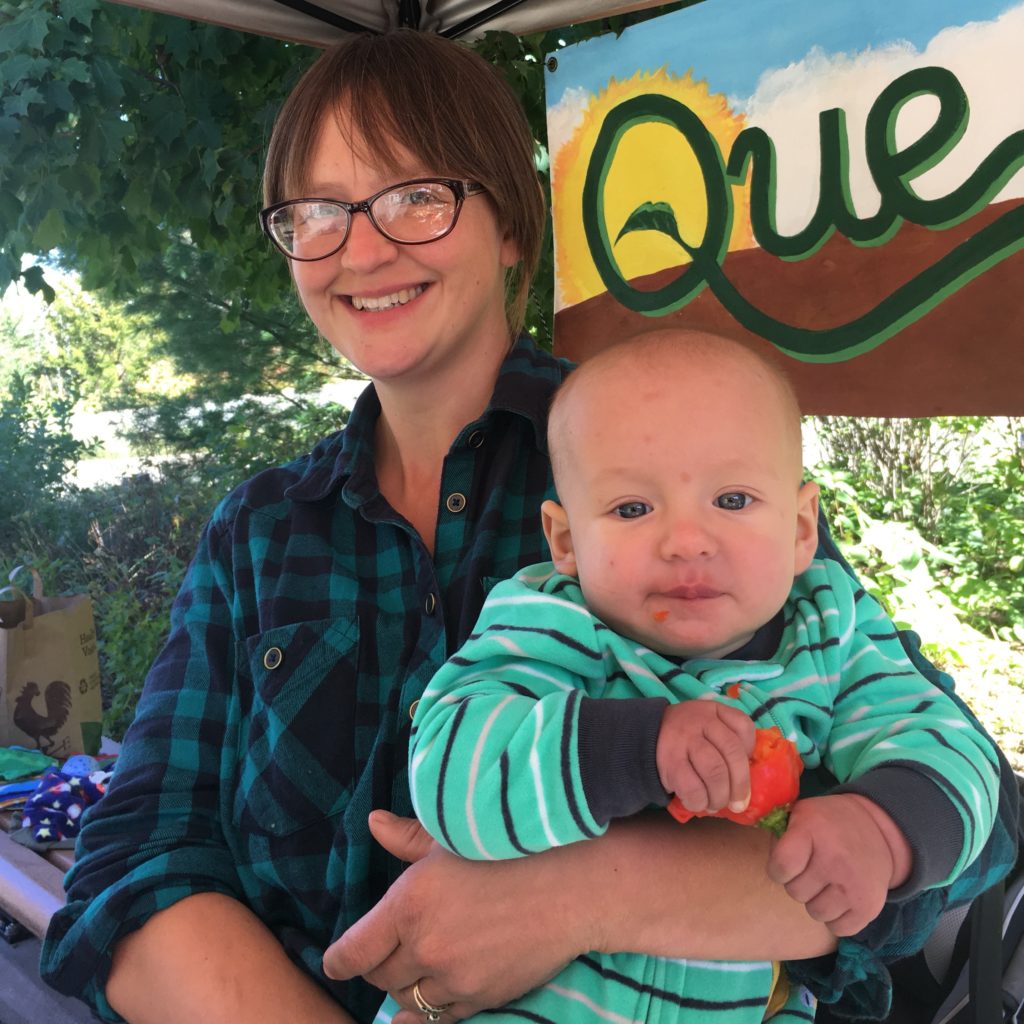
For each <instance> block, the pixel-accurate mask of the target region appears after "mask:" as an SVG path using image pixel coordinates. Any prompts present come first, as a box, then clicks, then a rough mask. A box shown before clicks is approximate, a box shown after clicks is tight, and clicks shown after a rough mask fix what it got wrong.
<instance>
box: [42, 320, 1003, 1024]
mask: <svg viewBox="0 0 1024 1024" xmlns="http://www.w3.org/2000/svg"><path fill="white" fill-rule="evenodd" d="M567 370H568V364H565V363H561V362H558V361H556V360H554V359H552V358H551V357H550V356H548V355H546V354H544V353H542V352H538V351H536V350H535V349H534V347H533V346H532V345H531V344H530V342H529V341H527V340H525V339H524V340H522V341H520V343H519V344H518V345H517V346H516V347H515V349H514V350H513V351H512V353H511V354H510V356H509V358H508V359H507V360H506V362H505V364H504V366H503V368H502V370H501V374H500V376H499V379H498V382H497V385H496V389H495V393H494V397H493V399H492V402H491V404H490V406H489V408H488V410H487V411H486V412H485V414H484V415H483V416H482V417H481V418H480V419H479V420H478V421H477V422H475V423H471V424H469V425H467V426H466V428H465V429H464V430H463V431H462V432H461V433H460V434H459V436H458V438H457V439H456V440H455V443H454V444H453V446H452V449H451V451H450V452H449V454H448V457H447V458H446V460H445V464H444V468H443V474H442V484H441V493H440V499H439V506H438V507H439V520H438V527H437V534H436V538H435V551H434V557H433V558H431V556H430V554H429V552H428V551H427V549H426V548H425V547H424V545H423V544H422V543H421V542H420V541H419V539H418V538H417V537H416V535H415V533H414V531H413V530H412V529H411V528H410V526H409V525H408V524H407V523H406V522H405V521H404V520H402V519H401V518H400V517H399V516H397V515H396V514H395V513H394V512H393V511H392V510H391V508H390V507H389V506H388V504H387V502H386V501H385V500H384V499H383V497H382V496H381V495H380V493H379V491H378V489H377V485H376V476H375V473H374V468H373V433H374V427H375V423H376V419H377V416H378V414H379V404H378V402H377V399H376V395H375V393H374V392H373V390H372V389H368V390H367V392H366V393H364V395H363V396H361V397H360V399H359V401H358V402H357V404H356V408H355V409H354V410H353V413H352V417H351V419H350V420H349V424H348V426H347V428H346V429H345V431H344V432H342V433H341V434H337V435H334V436H333V437H330V438H327V439H326V440H325V441H323V442H321V443H320V444H319V445H318V446H317V447H316V448H315V449H314V451H313V452H312V453H311V454H310V455H308V456H306V457H304V458H302V459H298V460H296V461H295V462H293V463H290V464H288V465H286V466H283V467H280V468H278V469H274V470H270V471H268V472H266V473H262V474H260V475H259V476H256V477H254V478H253V479H252V480H250V481H249V482H248V483H246V484H244V485H243V486H241V487H240V488H239V489H238V490H236V491H235V492H234V493H233V494H231V495H230V496H229V497H228V498H227V499H226V500H225V501H224V502H223V503H222V504H221V505H220V506H219V507H218V509H217V510H216V512H215V513H214V515H213V518H212V520H211V522H210V524H209V526H208V527H207V529H206V531H205V533H204V535H203V538H202V540H201V542H200V545H199V550H198V552H197V554H196V557H195V560H194V561H193V563H192V565H191V567H190V568H189V572H188V576H187V578H186V581H185V584H184V585H183V587H182V590H181V593H180V594H179V595H178V598H177V600H176V602H175V606H174V609H173V611H172V618H171V635H170V638H169V640H168V642H167V646H166V648H165V649H164V651H163V652H162V653H161V654H160V656H159V658H158V659H157V661H156V663H155V664H154V666H153V669H152V671H151V672H150V674H149V676H148V678H147V680H146V685H145V690H144V693H143V696H142V699H141V700H140V703H139V710H138V717H137V720H136V722H135V724H134V725H133V726H132V728H131V729H130V730H129V733H128V735H127V737H126V738H125V744H124V749H123V752H122V755H121V757H120V759H119V762H118V766H117V770H116V771H115V774H114V778H113V780H112V784H111V788H110V790H109V792H108V793H107V795H106V796H105V797H104V799H103V800H102V801H100V802H99V803H98V804H96V805H95V807H94V808H93V809H90V812H89V813H88V816H87V818H86V820H85V823H84V826H83V830H82V835H81V838H80V840H79V845H78V860H77V862H76V864H75V867H74V868H73V869H72V871H71V872H70V874H69V876H68V879H67V888H68V900H69V901H68V905H67V907H66V908H64V909H63V910H61V911H59V912H58V913H57V914H56V915H55V916H54V918H53V921H52V923H51V926H50V931H49V934H48V936H47V939H46V942H45V944H44V948H43V955H42V963H41V970H42V973H43V976H44V977H45V978H46V980H47V981H48V982H49V983H50V984H51V985H53V986H54V987H55V988H57V989H59V990H60V991H62V992H65V993H67V994H69V995H74V996H78V997H80V998H83V999H85V1000H86V1001H87V1002H89V1003H91V1004H92V1005H93V1006H95V1007H97V1009H98V1010H99V1012H100V1014H101V1016H102V1017H103V1018H104V1019H105V1020H110V1021H117V1020H118V1019H119V1018H118V1016H117V1014H115V1013H114V1012H113V1011H112V1010H111V1009H110V1007H109V1005H108V1004H107V1003H106V1000H105V999H104V996H103V989H104V986H105V983H106V979H107V976H108V974H109V970H110V957H111V951H112V949H113V947H114V945H115V944H116V943H117V941H118V940H119V939H120V938H121V937H122V936H123V935H125V934H127V933H128V932H129V931H131V930H133V929H135V928H138V927H140V926H141V925H142V924H143V923H144V922H145V921H146V920H148V919H149V917H151V916H152V915H153V914H154V913H156V912H157V911H159V910H161V909H163V908H165V907H167V906H170V905H171V904H173V903H175V902H176V901H177V900H179V899H182V898H184V897H185V896H188V895H191V894H193V893H197V892H206V891H214V892H222V893H225V894H228V895H230V896H233V897H236V898H238V899H240V900H242V901H243V902H244V903H245V904H247V905H248V906H249V907H251V908H252V910H253V911H254V912H255V913H256V915H257V916H258V917H260V918H261V919H262V920H263V921H265V922H266V923H267V924H268V925H269V927H270V928H271V929H272V930H273V931H274V933H275V934H276V935H277V936H278V938H279V939H280V941H281V942H282V944H283V946H284V947H285V948H286V949H287V951H288V952H289V954H290V955H291V956H292V957H293V958H294V959H295V960H296V962H298V963H299V964H301V965H302V966H303V967H304V968H305V969H306V970H307V971H308V972H309V974H310V975H311V976H313V977H314V978H316V979H317V980H318V981H320V982H321V984H323V985H324V986H325V987H326V988H328V990H329V991H331V992H332V993H333V994H334V995H335V997H336V998H337V999H338V1001H339V1002H340V1003H341V1004H342V1005H344V1006H345V1007H346V1008H347V1009H348V1010H349V1012H351V1013H352V1014H353V1015H354V1016H355V1017H356V1019H357V1020H360V1021H369V1020H372V1018H373V1016H374V1013H375V1011H376V1009H377V1007H378V1006H379V1004H380V1000H381V993H380V992H378V991H377V990H376V989H373V988H372V987H370V986H369V985H366V984H365V983H363V982H361V981H355V982H352V983H347V984H339V983H332V982H329V981H327V979H326V978H324V976H323V974H322V971H321V965H320V959H321V956H322V954H323V951H324V949H325V948H326V946H327V945H328V944H329V943H330V942H331V941H332V940H333V939H334V938H335V937H336V936H337V935H339V934H340V933H341V932H342V931H343V930H344V929H345V928H346V927H347V926H348V925H349V924H350V923H351V922H353V921H355V920H356V919H357V918H358V917H360V916H361V915H362V914H363V913H365V912H366V910H368V909H369V908H370V907H371V906H372V905H373V904H374V903H375V902H376V901H377V900H378V899H379V898H380V897H381V895H382V894H383V893H384V892H385V890H386V889H387V887H388V885H389V884H390V883H391V882H392V881H393V880H394V879H395V878H396V877H397V875H398V873H399V871H400V870H401V865H399V864H398V863H396V862H395V861H393V860H392V859H391V858H390V857H389V856H388V855H386V854H385V853H384V852H383V851H381V850H380V848H379V847H377V846H376V844H375V843H373V841H372V840H371V837H370V835H369V832H368V829H367V826H366V817H367V814H368V813H369V811H370V810H371V809H373V808H376V807H389V808H391V809H393V810H395V811H396V812H398V813H408V812H409V811H410V806H411V805H410V799H409V792H408V772H407V767H406V762H407V752H408V741H409V730H410V718H409V707H410V705H411V704H412V702H413V701H414V700H417V699H418V698H419V696H420V694H421V693H422V691H423V689H424V688H425V686H426V684H427V682H428V681H429V679H430V678H431V676H432V675H433V673H434V672H435V671H436V670H437V668H438V667H440V665H441V664H442V663H443V662H444V661H445V660H446V658H447V657H448V656H449V655H450V654H452V653H453V652H454V651H455V650H456V649H457V647H458V646H459V645H460V644H461V643H462V642H463V640H464V639H465V638H466V637H467V636H468V635H469V633H470V631H471V630H472V627H473V625H474V623H475V622H476V618H477V616H478V614H479V612H480V608H481V605H482V603H483V596H484V592H485V590H486V589H487V588H488V587H489V586H490V585H491V584H492V583H493V582H495V581H497V580H498V579H505V578H507V577H509V576H511V575H512V574H513V573H514V572H516V571H517V570H518V569H520V568H522V567H523V566H525V565H529V564H531V563H533V562H539V561H542V560H543V559H545V558H546V557H547V550H546V545H545V543H544V538H543V534H542V533H541V529H540V517H539V507H540V503H541V501H542V500H543V499H544V498H545V497H549V496H551V493H552V484H551V479H550V469H549V466H548V459H547V452H546V444H545V440H544V431H545V422H546V417H547V407H548V403H549V400H550V396H551V394H552V392H553V390H554V389H555V387H556V386H557V385H558V383H559V382H560V381H561V379H562V378H563V377H564V375H565V373H566V372H567ZM681 387H682V385H681ZM439 400H443V399H439ZM457 496H458V497H457ZM463 499H464V501H463ZM823 543H825V544H826V545H828V547H827V549H826V553H831V552H832V550H833V548H832V546H831V542H830V541H828V540H827V539H823ZM1008 807H1009V805H1007V807H1006V808H1004V816H1003V817H1002V818H1001V819H1000V825H999V827H998V828H997V837H1001V839H999V838H997V839H996V840H993V841H991V842H990V847H991V849H992V850H993V853H992V855H991V856H990V857H984V856H983V857H982V858H979V861H976V862H975V864H976V865H978V864H979V863H983V864H984V867H983V869H982V874H980V875H978V876H977V877H978V878H987V877H988V874H986V873H985V872H988V873H989V874H991V875H992V877H995V875H996V874H997V873H998V870H999V868H1000V866H1001V865H1004V864H1005V863H1006V862H1007V861H1008V859H1009V858H1008V844H1009V839H1008V835H1009V831H1008V829H1009V823H1008V822H1009V819H1008V818H1007V817H1006V814H1008V813H1009V811H1008ZM894 918H895V920H896V922H897V923H898V924H899V926H900V927H903V928H904V929H905V930H906V932H907V933H908V934H912V935H915V936H919V937H920V938H921V939H923V937H924V935H925V934H926V933H927V931H928V930H929V929H930V926H931V922H932V920H933V916H932V910H931V908H930V907H925V908H924V909H923V910H922V911H920V912H919V910H918V904H917V903H916V902H913V903H911V904H908V905H906V906H903V907H899V908H896V909H895V910H894ZM883 938H884V937H883ZM848 959H849V958H848ZM851 962H852V960H851ZM841 974H842V965H839V966H838V967H837V966H836V965H835V964H832V965H823V966H821V967H820V968H819V971H818V976H817V977H816V979H815V980H816V983H817V984H819V985H820V986H822V987H827V986H828V985H829V984H832V983H833V982H834V981H835V979H836V978H839V977H840V976H841ZM876 987H877V985H876ZM882 987H883V988H884V985H883V986H882Z"/></svg>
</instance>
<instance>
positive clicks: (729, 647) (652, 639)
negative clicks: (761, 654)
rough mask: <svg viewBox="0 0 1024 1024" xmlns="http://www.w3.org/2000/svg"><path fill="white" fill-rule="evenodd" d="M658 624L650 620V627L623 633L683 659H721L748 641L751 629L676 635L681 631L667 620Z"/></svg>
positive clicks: (664, 652)
mask: <svg viewBox="0 0 1024 1024" xmlns="http://www.w3.org/2000/svg"><path fill="white" fill-rule="evenodd" d="M658 625H659V624H658V623H652V626H653V627H654V628H644V629H642V630H635V631H630V630H626V635H627V636H632V637H633V639H635V640H639V642H640V643H643V644H646V645H647V646H648V647H650V649H651V650H652V651H654V652H655V653H657V654H663V655H665V657H668V658H679V659H684V660H686V661H691V660H693V659H695V658H706V659H708V660H718V659H720V658H725V657H727V656H728V655H730V654H732V652H733V651H738V650H739V649H740V648H741V647H743V645H744V644H746V643H749V642H750V640H751V639H752V638H753V636H754V632H755V631H754V630H751V631H750V632H744V633H741V634H738V635H730V636H714V635H710V636H709V635H707V634H705V635H702V636H687V635H686V634H685V631H684V632H683V633H682V635H680V632H681V631H679V630H673V629H671V628H669V625H668V623H666V624H665V627H664V628H662V629H658V628H657V627H658ZM637 633H642V635H635V634H637Z"/></svg>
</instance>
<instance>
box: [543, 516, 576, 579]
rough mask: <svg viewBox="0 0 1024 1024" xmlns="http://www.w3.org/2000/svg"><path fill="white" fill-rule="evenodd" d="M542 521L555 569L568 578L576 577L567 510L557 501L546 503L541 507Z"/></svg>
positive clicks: (574, 556)
mask: <svg viewBox="0 0 1024 1024" xmlns="http://www.w3.org/2000/svg"><path fill="white" fill-rule="evenodd" d="M540 519H541V523H542V524H543V526H544V536H545V537H547V540H548V547H549V548H550V549H551V561H552V562H554V563H555V568H556V569H557V570H558V571H559V572H560V573H564V574H565V575H566V576H575V575H576V553H575V552H574V551H573V547H572V533H571V532H570V530H569V517H568V516H567V515H566V514H565V509H564V508H562V506H561V505H559V504H558V502H557V501H545V502H544V504H543V505H541V507H540Z"/></svg>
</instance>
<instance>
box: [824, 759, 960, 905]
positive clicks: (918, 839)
mask: <svg viewBox="0 0 1024 1024" xmlns="http://www.w3.org/2000/svg"><path fill="white" fill-rule="evenodd" d="M933 774H934V773H933V771H932V769H930V768H928V767H926V766H925V765H921V764H914V763H913V762H906V761H893V762H891V763H889V764H885V765H881V766H880V767H878V768H872V769H871V771H869V772H865V774H864V775H862V776H861V777H860V778H857V779H851V780H850V781H849V782H846V783H843V784H842V785H841V786H838V787H836V789H834V790H833V792H834V793H857V794H859V795H860V796H863V797H867V799H868V800H871V801H873V802H874V803H876V804H877V805H878V806H879V807H881V808H882V810H883V811H885V812H886V814H888V815H889V817H890V818H892V820H893V821H894V822H895V823H896V825H897V827H898V828H899V830H900V831H901V832H902V833H903V835H904V836H905V837H906V840H907V842H908V843H909V844H910V849H911V851H912V852H913V856H914V864H913V867H912V868H911V870H910V877H909V878H908V879H907V880H906V882H904V883H903V885H901V886H900V887H899V888H898V889H893V890H891V891H890V893H889V900H890V901H892V900H896V901H898V900H905V899H909V898H910V897H911V896H915V895H917V893H919V892H921V890H922V889H928V888H931V887H932V886H935V885H938V884H939V883H940V882H942V881H943V880H945V879H946V878H947V877H948V876H949V873H950V871H952V870H953V865H954V864H955V863H956V861H957V859H958V858H959V856H960V854H961V853H962V852H963V846H964V826H963V822H962V820H961V818H960V815H959V813H958V812H957V809H956V807H955V806H954V804H953V802H952V801H951V800H950V799H949V797H948V796H946V794H945V793H944V792H943V790H942V789H941V787H940V786H939V784H938V783H937V782H933V781H932V779H931V778H930V777H929V776H930V775H933Z"/></svg>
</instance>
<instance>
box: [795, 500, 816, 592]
mask: <svg viewBox="0 0 1024 1024" xmlns="http://www.w3.org/2000/svg"><path fill="white" fill-rule="evenodd" d="M817 550H818V485H817V484H816V483H812V482H811V481H805V482H804V483H803V484H801V485H800V490H799V492H798V493H797V496H796V551H795V557H794V562H793V575H794V577H796V576H799V575H800V573H802V572H804V571H805V570H806V569H807V567H808V566H809V565H810V564H811V560H812V559H813V558H814V552H815V551H817Z"/></svg>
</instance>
